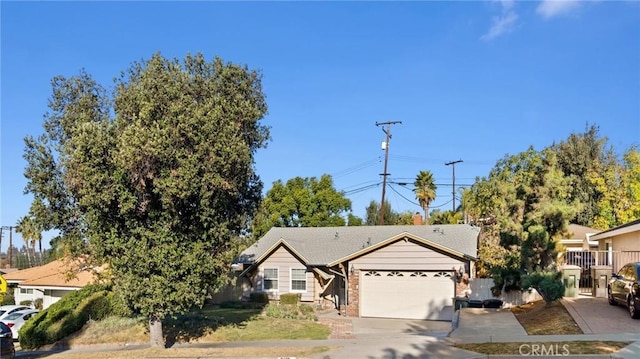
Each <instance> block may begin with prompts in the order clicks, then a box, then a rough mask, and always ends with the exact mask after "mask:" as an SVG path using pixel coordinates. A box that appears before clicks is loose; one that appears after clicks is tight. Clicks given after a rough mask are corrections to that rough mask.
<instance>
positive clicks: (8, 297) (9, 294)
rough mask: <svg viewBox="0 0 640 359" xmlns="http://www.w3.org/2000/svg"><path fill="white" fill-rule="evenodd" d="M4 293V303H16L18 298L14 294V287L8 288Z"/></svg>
mask: <svg viewBox="0 0 640 359" xmlns="http://www.w3.org/2000/svg"><path fill="white" fill-rule="evenodd" d="M0 295H2V305H13V304H16V298H15V297H14V296H13V288H8V289H7V292H6V293H4V294H0Z"/></svg>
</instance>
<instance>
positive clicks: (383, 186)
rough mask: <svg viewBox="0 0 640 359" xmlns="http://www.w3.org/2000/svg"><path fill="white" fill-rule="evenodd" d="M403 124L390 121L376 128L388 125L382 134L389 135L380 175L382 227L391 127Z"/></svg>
mask: <svg viewBox="0 0 640 359" xmlns="http://www.w3.org/2000/svg"><path fill="white" fill-rule="evenodd" d="M396 124H402V121H389V122H376V126H384V125H387V129H386V130H385V129H384V127H383V128H382V132H384V133H385V135H387V139H386V140H385V141H384V142H382V149H383V150H384V172H383V173H381V174H380V175H381V176H382V200H381V201H380V213H379V218H378V224H379V225H382V224H383V223H384V194H385V193H384V192H385V190H386V188H387V176H388V175H389V174H388V173H387V162H388V161H389V140H390V139H391V125H396Z"/></svg>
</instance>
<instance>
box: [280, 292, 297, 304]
mask: <svg viewBox="0 0 640 359" xmlns="http://www.w3.org/2000/svg"><path fill="white" fill-rule="evenodd" d="M299 301H300V294H297V293H285V294H281V295H280V303H281V304H290V305H297V304H298V302H299Z"/></svg>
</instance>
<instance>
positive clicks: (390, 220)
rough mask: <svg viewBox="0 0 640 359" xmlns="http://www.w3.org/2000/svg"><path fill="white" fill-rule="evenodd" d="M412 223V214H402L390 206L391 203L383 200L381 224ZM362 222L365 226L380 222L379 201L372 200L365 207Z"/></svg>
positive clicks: (375, 224)
mask: <svg viewBox="0 0 640 359" xmlns="http://www.w3.org/2000/svg"><path fill="white" fill-rule="evenodd" d="M405 222H407V224H408V223H413V214H412V213H410V212H408V214H405V215H404V216H402V215H401V214H400V213H398V212H396V211H394V210H393V209H392V208H391V204H390V203H389V202H387V201H384V214H383V215H382V224H383V225H396V224H404V223H405ZM364 224H365V225H367V226H377V225H379V224H380V203H378V202H376V201H374V200H372V201H371V202H369V205H368V206H367V208H366V218H365V221H364Z"/></svg>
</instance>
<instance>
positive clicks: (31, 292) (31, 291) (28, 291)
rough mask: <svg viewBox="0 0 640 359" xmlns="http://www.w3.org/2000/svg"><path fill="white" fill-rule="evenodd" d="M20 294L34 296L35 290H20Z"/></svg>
mask: <svg viewBox="0 0 640 359" xmlns="http://www.w3.org/2000/svg"><path fill="white" fill-rule="evenodd" d="M20 294H33V288H20Z"/></svg>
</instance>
